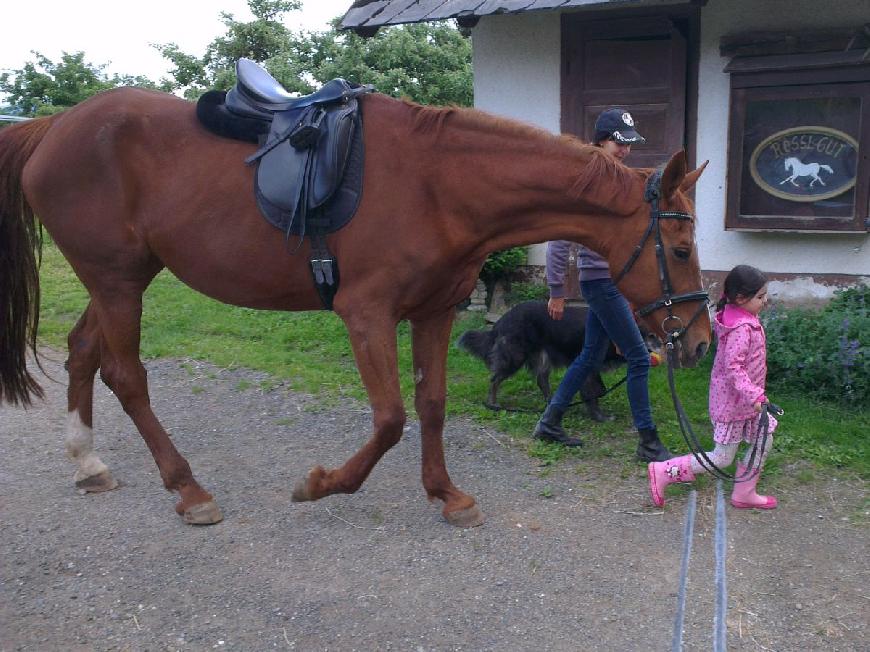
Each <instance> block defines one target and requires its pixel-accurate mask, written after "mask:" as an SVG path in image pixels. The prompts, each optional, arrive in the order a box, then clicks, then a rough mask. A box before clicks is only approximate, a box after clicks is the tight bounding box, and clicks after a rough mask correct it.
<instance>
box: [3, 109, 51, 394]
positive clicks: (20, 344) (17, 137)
mask: <svg viewBox="0 0 870 652" xmlns="http://www.w3.org/2000/svg"><path fill="white" fill-rule="evenodd" d="M52 122H53V121H52V120H51V119H50V118H43V119H38V120H33V121H32V122H24V123H21V124H16V125H13V126H11V127H6V128H4V129H0V404H3V403H4V402H8V403H12V404H13V405H15V404H21V405H25V406H26V405H30V403H31V399H32V397H34V396H36V397H39V398H42V396H43V392H42V387H40V385H39V383H38V382H36V379H34V377H33V376H32V375H31V374H30V372H29V371H28V370H27V349H28V347H29V348H30V349H31V350H32V351H33V354H34V356H36V331H37V327H38V325H39V260H40V256H41V253H42V230H41V229H40V228H39V227H38V226H37V223H36V218H35V217H34V215H33V209H32V208H31V207H30V206H29V204H28V203H27V199H26V198H25V197H24V193H23V191H22V188H21V173H22V170H23V169H24V164H25V163H27V160H28V159H29V158H30V157H31V155H32V154H33V152H34V150H35V149H36V147H37V146H38V145H39V143H40V141H41V140H42V138H43V136H45V133H46V132H47V131H48V128H49V127H50V126H51V123H52ZM37 364H39V361H38V359H37Z"/></svg>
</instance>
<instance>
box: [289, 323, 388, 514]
mask: <svg viewBox="0 0 870 652" xmlns="http://www.w3.org/2000/svg"><path fill="white" fill-rule="evenodd" d="M345 324H346V325H347V329H348V333H349V335H350V342H351V345H352V346H353V352H354V357H355V358H356V363H357V367H358V368H359V373H360V377H361V378H362V381H363V384H364V385H365V388H366V391H367V392H368V396H369V402H370V403H371V406H372V418H373V420H374V433H373V434H372V436H371V438H370V439H369V440H368V441H367V442H366V443H365V445H364V446H363V447H362V448H361V449H360V450H359V451H357V453H356V454H355V455H354V456H353V457H351V458H350V459H349V460H348V461H347V462H345V464H344V465H343V466H341V467H340V468H338V469H332V470H327V469H324V468H323V467H322V466H316V467H314V468H313V469H311V470H310V471H309V472H308V474H307V475H306V477H305V479H304V480H302V481H300V482H299V484H297V485H296V487H295V488H294V490H293V501H294V502H301V501H306V500H318V499H320V498H323V497H324V496H329V495H331V494H336V493H353V492H355V491H356V490H357V489H359V488H360V487H361V486H362V483H363V482H364V481H365V479H366V478H367V477H368V475H369V473H370V472H371V470H372V469H373V468H374V466H375V464H377V463H378V460H380V459H381V457H383V455H384V453H386V452H387V451H388V450H389V449H390V448H392V447H393V446H394V445H395V444H396V443H398V441H399V439H401V438H402V429H403V428H404V426H405V408H404V406H403V405H402V394H401V391H400V389H399V372H398V356H397V353H396V322H394V321H389V320H385V318H384V317H383V316H380V315H374V314H372V313H368V314H365V315H364V314H360V313H354V314H353V315H351V316H349V317H347V318H345Z"/></svg>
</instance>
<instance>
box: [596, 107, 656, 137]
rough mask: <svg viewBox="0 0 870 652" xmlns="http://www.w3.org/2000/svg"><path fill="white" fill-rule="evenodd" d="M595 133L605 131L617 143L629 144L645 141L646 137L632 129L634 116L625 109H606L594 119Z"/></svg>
mask: <svg viewBox="0 0 870 652" xmlns="http://www.w3.org/2000/svg"><path fill="white" fill-rule="evenodd" d="M595 132H596V133H607V134H609V135H610V139H611V140H613V141H615V142H617V143H624V144H626V145H631V144H633V143H645V142H646V138H644V137H643V136H641V135H640V134H639V133H637V131H635V129H634V118H632V117H631V114H630V113H629V112H628V111H626V110H625V109H618V108H614V109H607V110H606V111H602V112H601V115H599V116H598V119H597V120H596V121H595Z"/></svg>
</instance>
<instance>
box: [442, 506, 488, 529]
mask: <svg viewBox="0 0 870 652" xmlns="http://www.w3.org/2000/svg"><path fill="white" fill-rule="evenodd" d="M444 518H446V519H447V522H448V523H450V525H455V526H456V527H477V526H478V525H483V521H484V518H483V512H481V511H480V509H479V508H478V507H477V505H472V506H471V507H466V508H465V509H457V510H456V511H455V512H445V513H444Z"/></svg>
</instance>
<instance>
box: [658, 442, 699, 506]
mask: <svg viewBox="0 0 870 652" xmlns="http://www.w3.org/2000/svg"><path fill="white" fill-rule="evenodd" d="M646 474H647V477H648V478H649V495H650V496H652V501H653V502H654V503H655V504H656V507H664V506H665V487H667V486H668V485H669V484H672V483H674V482H691V481H692V480H694V479H695V474H694V473H692V455H691V454H690V455H683V456H682V457H673V458H671V459H669V460H665V461H664V462H650V463H649V464H648V465H647V467H646Z"/></svg>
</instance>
